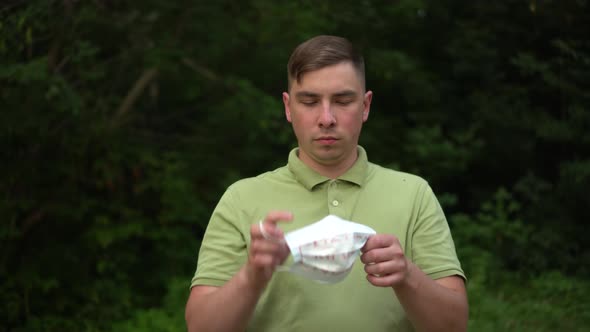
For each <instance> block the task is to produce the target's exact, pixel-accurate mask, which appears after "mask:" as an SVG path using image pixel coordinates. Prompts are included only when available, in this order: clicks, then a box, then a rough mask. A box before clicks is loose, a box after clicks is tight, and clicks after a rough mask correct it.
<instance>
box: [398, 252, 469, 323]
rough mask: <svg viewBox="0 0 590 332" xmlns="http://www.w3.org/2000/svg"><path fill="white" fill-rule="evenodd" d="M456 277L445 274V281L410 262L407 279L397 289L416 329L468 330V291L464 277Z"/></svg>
mask: <svg viewBox="0 0 590 332" xmlns="http://www.w3.org/2000/svg"><path fill="white" fill-rule="evenodd" d="M455 278H459V277H453V278H446V279H447V280H444V281H441V282H442V283H444V285H443V284H441V283H439V282H437V281H435V280H432V279H431V278H430V277H428V276H427V275H426V274H424V272H422V271H421V270H420V269H419V268H418V267H417V266H416V265H414V264H413V263H410V273H409V276H408V280H407V282H404V283H402V284H400V285H397V286H395V287H394V291H395V294H396V296H397V298H398V300H399V301H400V303H401V304H402V306H403V307H404V309H405V311H406V314H407V315H408V318H409V319H410V321H411V322H412V324H413V325H414V327H415V328H416V331H466V330H467V320H468V315H469V314H468V310H469V309H468V303H467V295H466V293H465V288H464V284H463V280H460V278H459V279H455ZM455 285H457V286H459V287H454V286H455ZM453 288H456V289H453Z"/></svg>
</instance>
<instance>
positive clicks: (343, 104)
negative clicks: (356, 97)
mask: <svg viewBox="0 0 590 332" xmlns="http://www.w3.org/2000/svg"><path fill="white" fill-rule="evenodd" d="M351 103H352V100H336V104H337V105H341V106H347V105H350V104H351Z"/></svg>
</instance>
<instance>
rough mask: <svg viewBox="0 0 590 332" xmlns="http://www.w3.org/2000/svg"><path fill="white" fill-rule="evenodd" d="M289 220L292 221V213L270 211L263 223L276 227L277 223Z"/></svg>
mask: <svg viewBox="0 0 590 332" xmlns="http://www.w3.org/2000/svg"><path fill="white" fill-rule="evenodd" d="M291 220H293V213H291V212H289V211H270V212H269V213H267V214H266V216H265V217H264V220H263V222H264V223H265V224H266V223H268V224H273V225H276V224H277V223H278V222H289V221H291Z"/></svg>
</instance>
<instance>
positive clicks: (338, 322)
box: [191, 146, 464, 332]
mask: <svg viewBox="0 0 590 332" xmlns="http://www.w3.org/2000/svg"><path fill="white" fill-rule="evenodd" d="M358 151H359V156H358V159H357V161H356V162H355V164H354V165H353V167H352V168H351V169H350V170H348V171H347V172H346V173H345V174H344V175H342V176H341V177H339V178H337V179H330V178H327V177H325V176H322V175H320V174H318V173H316V172H315V171H313V170H312V169H311V168H309V167H308V166H306V165H305V164H304V163H303V162H302V161H301V160H300V159H299V158H298V157H297V149H294V150H293V151H291V153H290V154H289V161H288V164H287V165H286V166H284V167H281V168H278V169H276V170H274V171H272V172H267V173H264V174H261V175H259V176H257V177H254V178H248V179H243V180H240V181H238V182H236V183H234V184H233V185H231V186H230V187H229V188H228V189H227V191H226V192H225V194H224V195H223V197H222V198H221V200H220V201H219V203H218V205H217V207H216V208H215V210H214V212H213V214H212V216H211V220H210V222H209V226H208V227H207V230H206V232H205V236H204V238H203V242H202V245H201V249H200V252H199V260H198V264H197V271H196V273H195V276H194V278H193V280H192V283H191V286H196V285H209V286H222V285H223V284H224V283H225V282H227V281H228V280H229V279H231V278H232V277H233V276H234V275H235V274H236V272H237V271H238V270H239V269H240V267H241V266H242V265H243V264H244V263H245V262H246V260H247V257H248V256H247V255H248V247H249V245H250V233H249V231H250V226H251V225H252V224H254V223H258V221H259V220H261V219H263V218H264V216H265V215H266V214H267V212H268V211H271V210H287V211H291V212H292V213H293V216H294V219H293V221H292V222H290V223H281V224H280V227H281V228H282V229H283V231H284V232H285V233H287V232H289V231H291V230H295V229H298V228H301V227H303V226H306V225H308V224H311V223H313V222H315V221H318V220H320V219H322V218H323V217H325V216H326V215H328V214H333V215H337V216H339V217H341V218H344V219H346V220H350V221H354V222H357V223H361V224H365V225H368V226H370V227H372V228H373V229H374V230H375V231H376V232H377V233H386V234H394V235H395V236H396V237H398V239H399V241H400V243H401V245H402V248H403V249H404V252H405V255H406V256H407V257H408V258H409V259H410V260H411V261H412V262H414V263H415V264H416V265H417V266H418V267H420V269H422V271H424V272H425V273H426V274H427V275H429V276H430V277H431V278H433V279H438V278H442V277H447V276H452V275H459V276H462V277H464V274H463V271H462V270H461V265H460V263H459V261H458V259H457V255H456V253H455V247H454V244H453V240H452V238H451V233H450V230H449V227H448V224H447V221H446V219H445V216H444V214H443V211H442V209H441V207H440V205H439V203H438V201H437V200H436V197H435V196H434V194H433V192H432V190H431V189H430V187H429V186H428V183H427V182H426V181H424V180H423V179H421V178H419V177H417V176H414V175H411V174H407V173H402V172H397V171H393V170H390V169H386V168H383V167H380V166H378V165H375V164H372V163H370V162H368V160H367V154H366V152H365V150H364V149H363V148H362V147H360V146H359V148H358ZM290 263H291V258H289V259H288V260H287V262H285V264H286V265H287V264H290ZM412 330H413V329H412V327H411V325H410V323H409V321H408V319H407V317H406V315H405V312H404V310H403V308H402V306H401V305H400V303H399V301H398V300H397V298H396V297H395V293H394V292H393V290H392V289H391V288H381V287H375V286H373V285H371V284H370V283H369V282H368V281H367V280H366V273H365V272H364V270H363V264H362V263H361V262H360V260H357V262H356V263H355V265H354V267H353V269H352V271H351V272H350V274H349V275H348V277H347V278H346V279H344V281H342V282H340V283H337V284H320V283H316V282H314V281H311V280H307V279H305V278H303V277H300V276H297V275H293V274H291V273H288V272H276V273H275V274H274V276H273V278H272V280H271V281H270V283H269V285H268V287H267V288H266V290H265V292H264V293H263V295H262V297H261V298H260V300H259V302H258V305H257V307H256V310H255V312H254V316H253V317H252V319H251V321H250V324H249V327H248V331H307V332H313V331H322V332H323V331H340V332H347V331H375V332H377V331H412Z"/></svg>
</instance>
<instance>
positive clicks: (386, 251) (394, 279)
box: [361, 234, 410, 287]
mask: <svg viewBox="0 0 590 332" xmlns="http://www.w3.org/2000/svg"><path fill="white" fill-rule="evenodd" d="M361 251H362V253H363V254H362V255H361V262H363V264H365V272H367V280H369V282H370V283H371V284H373V285H375V286H379V287H394V286H396V285H399V284H401V283H403V282H404V281H405V280H406V279H407V278H408V275H409V271H410V266H409V265H410V264H409V263H408V260H407V258H406V256H405V255H404V252H403V250H402V247H401V245H400V243H399V240H398V239H397V237H395V236H393V235H389V234H377V235H373V236H371V237H370V238H369V240H367V243H365V246H364V247H363V248H362V249H361Z"/></svg>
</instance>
